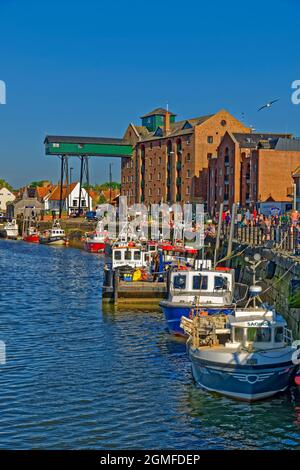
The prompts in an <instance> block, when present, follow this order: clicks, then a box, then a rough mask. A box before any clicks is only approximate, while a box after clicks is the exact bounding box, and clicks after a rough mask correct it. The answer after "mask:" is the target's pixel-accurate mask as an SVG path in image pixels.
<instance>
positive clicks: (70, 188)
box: [49, 182, 78, 201]
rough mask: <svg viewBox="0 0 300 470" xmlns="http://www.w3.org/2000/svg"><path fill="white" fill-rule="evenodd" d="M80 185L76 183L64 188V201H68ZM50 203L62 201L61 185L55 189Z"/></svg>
mask: <svg viewBox="0 0 300 470" xmlns="http://www.w3.org/2000/svg"><path fill="white" fill-rule="evenodd" d="M77 184H78V183H76V182H74V183H71V184H69V185H68V187H67V186H66V185H64V186H63V191H62V199H66V198H67V197H68V196H69V195H70V193H71V192H72V191H73V189H74V188H75V187H76V186H77ZM49 200H50V201H60V185H59V184H58V185H57V186H55V187H54V189H53V190H52V192H51V196H50V197H49Z"/></svg>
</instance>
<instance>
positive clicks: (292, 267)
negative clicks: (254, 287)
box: [262, 263, 296, 294]
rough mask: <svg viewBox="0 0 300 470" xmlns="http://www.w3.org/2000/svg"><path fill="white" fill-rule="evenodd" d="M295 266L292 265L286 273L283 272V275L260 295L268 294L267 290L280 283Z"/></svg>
mask: <svg viewBox="0 0 300 470" xmlns="http://www.w3.org/2000/svg"><path fill="white" fill-rule="evenodd" d="M295 265H296V263H294V264H292V266H290V267H289V269H288V270H287V271H285V273H284V274H283V275H282V276H281V277H280V278H279V279H277V281H275V282H273V284H272V285H271V286H269V287H267V288H266V289H265V290H263V291H262V294H265V293H266V292H268V290H270V289H271V288H272V287H273V286H274V285H275V284H278V282H280V281H281V280H282V279H283V278H284V277H285V276H286V275H287V274H288V273H289V272H290V271H291V269H292V268H294V267H295Z"/></svg>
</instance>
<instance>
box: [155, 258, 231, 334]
mask: <svg viewBox="0 0 300 470" xmlns="http://www.w3.org/2000/svg"><path fill="white" fill-rule="evenodd" d="M197 265H198V269H185V270H180V269H179V270H174V271H172V272H171V274H170V276H169V281H168V299H167V300H163V301H161V303H160V306H161V308H162V311H163V313H164V316H165V319H166V322H167V327H168V330H169V332H170V333H171V334H177V335H178V334H179V335H184V331H183V330H182V328H181V327H180V321H181V317H182V316H185V317H189V316H190V314H191V311H192V310H193V309H195V308H196V307H197V308H202V309H204V310H205V311H206V312H207V314H209V315H215V314H217V313H225V314H229V313H231V312H232V309H233V307H234V300H233V296H234V287H235V285H234V270H233V269H227V268H217V269H211V262H210V261H209V260H203V261H201V260H197V263H196V266H197Z"/></svg>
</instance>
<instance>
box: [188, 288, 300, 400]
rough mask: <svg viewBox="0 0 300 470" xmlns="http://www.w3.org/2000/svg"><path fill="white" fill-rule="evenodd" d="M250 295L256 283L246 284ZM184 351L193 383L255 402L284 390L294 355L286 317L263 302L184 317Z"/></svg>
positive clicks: (254, 292) (255, 291) (255, 292)
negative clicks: (221, 312)
mask: <svg viewBox="0 0 300 470" xmlns="http://www.w3.org/2000/svg"><path fill="white" fill-rule="evenodd" d="M250 293H251V294H252V296H253V298H255V296H256V295H258V294H259V286H254V287H253V288H252V289H251V288H250ZM181 326H182V327H183V328H184V330H185V332H186V333H187V334H188V335H189V338H188V341H187V349H188V355H189V358H190V360H191V363H192V372H193V376H194V378H195V380H196V382H197V383H198V384H199V385H200V386H201V387H203V388H204V389H206V390H209V391H214V392H218V393H220V394H223V395H226V396H229V397H232V398H235V399H240V400H244V401H250V402H251V401H256V400H261V399H263V398H267V397H270V396H272V395H275V394H276V393H278V392H281V391H284V390H286V389H287V388H288V387H289V385H290V384H291V383H292V380H291V379H292V376H293V375H294V374H295V373H296V369H297V367H298V366H297V360H296V357H295V355H296V356H297V355H298V351H297V349H296V346H294V345H293V340H292V334H291V331H290V330H288V329H287V327H286V321H285V320H284V319H283V317H282V316H281V315H278V314H277V313H276V312H275V311H274V310H273V309H270V308H267V307H265V306H264V305H263V304H261V305H260V306H259V307H257V306H256V304H255V301H254V303H253V305H252V306H251V307H249V305H247V306H246V307H245V308H242V309H235V311H234V313H233V314H232V315H228V316H225V315H217V316H215V317H209V316H206V317H204V316H201V313H199V314H196V315H195V316H194V317H193V318H192V319H188V318H185V317H183V318H182V323H181Z"/></svg>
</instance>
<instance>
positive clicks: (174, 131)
mask: <svg viewBox="0 0 300 470" xmlns="http://www.w3.org/2000/svg"><path fill="white" fill-rule="evenodd" d="M212 116H214V114H209V115H206V116H200V117H195V118H191V119H184V120H183V121H177V122H172V123H170V131H169V132H168V134H167V135H165V134H163V136H156V135H155V131H154V132H150V131H149V130H148V129H147V128H146V127H145V126H134V127H135V129H136V130H137V132H138V134H139V136H140V139H141V140H142V141H147V140H156V139H159V138H165V137H173V136H176V135H185V134H191V133H192V132H193V128H194V127H195V126H199V125H201V124H203V123H204V122H205V121H207V120H208V119H209V118H211V117H212ZM186 123H189V124H190V125H191V127H189V128H186V129H183V127H184V125H185V124H186ZM160 127H161V129H162V131H164V127H163V126H160Z"/></svg>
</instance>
